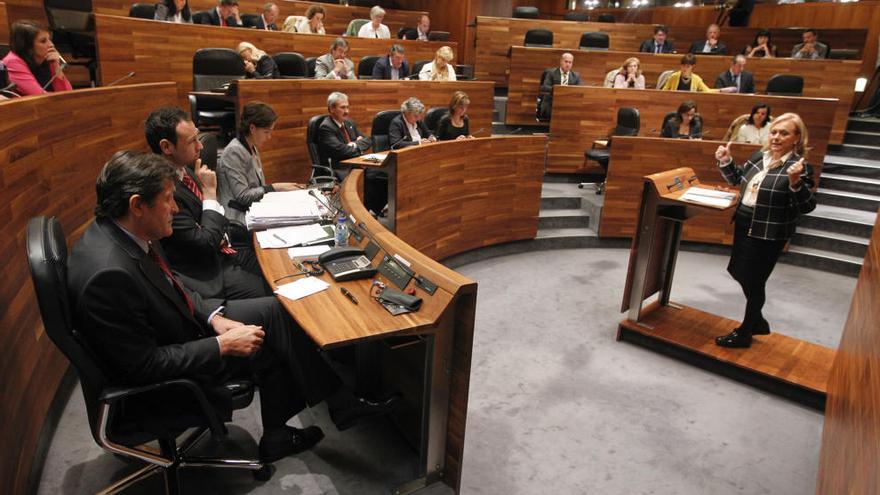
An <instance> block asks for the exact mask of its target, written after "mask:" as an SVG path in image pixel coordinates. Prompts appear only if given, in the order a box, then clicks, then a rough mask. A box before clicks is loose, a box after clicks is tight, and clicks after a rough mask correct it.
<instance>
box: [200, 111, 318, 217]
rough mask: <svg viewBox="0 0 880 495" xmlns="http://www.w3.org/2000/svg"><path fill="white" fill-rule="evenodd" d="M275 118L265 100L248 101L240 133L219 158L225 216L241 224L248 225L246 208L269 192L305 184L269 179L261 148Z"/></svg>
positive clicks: (220, 196)
mask: <svg viewBox="0 0 880 495" xmlns="http://www.w3.org/2000/svg"><path fill="white" fill-rule="evenodd" d="M276 120H278V115H276V114H275V111H274V110H272V107H270V106H269V105H267V104H265V103H263V102H259V101H252V102H250V103H248V104H247V105H245V106H244V108H243V109H242V111H241V121H240V122H239V125H238V136H237V137H236V138H235V139H233V140H232V141H230V142H229V144H228V145H226V148H225V149H224V150H223V154H222V155H220V160H219V161H218V162H217V195H218V196H219V198H218V199H219V200H220V204H221V205H223V208H224V209H225V210H226V217H227V218H229V220H230V221H232V222H236V223H238V224H239V225H242V226H243V225H245V219H244V214H245V212H246V211H247V209H248V208H250V206H251V204H252V203H253V202H254V201H259V200H261V199H262V198H263V195H265V194H266V193H267V192H271V191H293V190H295V189H302V188H303V187H305V186H303V185H301V184H297V183H295V182H276V183H274V184H267V183H266V178H265V176H263V162H262V161H261V160H260V153H259V152H258V149H259V148H261V147H262V146H263V145H264V144H266V142H267V141H269V139H271V138H272V129H274V128H275V121H276Z"/></svg>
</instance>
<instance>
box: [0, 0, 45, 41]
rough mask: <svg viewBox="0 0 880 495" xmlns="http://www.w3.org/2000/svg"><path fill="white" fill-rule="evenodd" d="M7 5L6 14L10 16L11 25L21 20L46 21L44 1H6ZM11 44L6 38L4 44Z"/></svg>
mask: <svg viewBox="0 0 880 495" xmlns="http://www.w3.org/2000/svg"><path fill="white" fill-rule="evenodd" d="M4 1H5V3H6V12H7V14H8V15H9V24H10V25H11V24H12V23H13V22H15V21H17V20H19V19H31V20H34V21H37V22H42V23H43V24H44V25H45V24H47V21H46V11H45V10H44V9H43V0H4ZM8 42H9V38H5V39H4V40H3V41H2V43H3V44H6V43H8Z"/></svg>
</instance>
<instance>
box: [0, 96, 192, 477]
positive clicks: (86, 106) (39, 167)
mask: <svg viewBox="0 0 880 495" xmlns="http://www.w3.org/2000/svg"><path fill="white" fill-rule="evenodd" d="M174 101H175V90H174V85H173V84H171V83H164V84H149V85H134V86H121V87H114V88H107V89H89V90H81V91H74V92H66V93H54V94H49V95H45V96H35V97H28V98H20V99H15V100H9V101H5V102H0V114H2V115H3V119H0V174H2V187H0V198H2V205H3V207H2V210H3V211H4V212H5V213H3V218H4V219H5V223H6V231H5V232H6V235H4V236H3V237H2V240H0V252H2V254H3V256H2V259H3V260H5V261H4V262H3V263H2V264H0V273H2V276H3V280H5V281H6V282H5V283H4V284H3V285H2V286H0V305H2V307H3V308H4V311H3V314H2V316H0V338H2V340H3V342H4V343H5V344H4V345H3V347H2V350H0V376H2V377H3V386H2V387H0V404H3V407H2V408H0V422H2V424H3V428H2V430H0V431H2V433H0V449H2V451H3V452H4V462H2V463H0V492H3V493H27V492H28V489H27V487H26V482H27V477H28V475H29V473H30V471H31V470H32V469H33V468H34V467H35V463H40V462H42V458H41V457H40V456H39V455H38V452H37V441H38V438H39V435H40V432H41V429H42V428H43V422H44V421H45V419H46V415H47V412H48V408H49V405H50V403H51V401H52V399H53V397H54V396H55V391H56V388H57V386H58V383H59V380H60V379H61V376H62V374H63V373H64V372H65V370H66V369H67V360H66V359H65V358H64V357H63V356H62V355H61V354H60V353H59V352H58V351H57V350H56V349H55V346H54V345H53V344H52V342H51V341H50V340H49V338H48V337H47V336H46V335H45V334H44V333H43V327H42V322H41V320H40V315H39V309H38V308H37V301H36V297H35V295H34V292H33V286H32V285H31V282H30V280H31V279H30V273H29V272H28V267H27V266H28V265H27V260H26V255H25V228H26V225H27V222H28V220H29V219H30V218H31V217H34V216H37V215H54V216H58V217H59V219H60V220H61V224H62V226H63V227H64V231H65V232H66V233H67V235H68V239H69V240H71V241H72V240H73V238H75V237H76V236H77V235H78V233H79V232H80V231H81V230H82V229H83V228H84V227H85V226H86V225H87V224H88V223H89V222H90V221H91V220H92V215H93V214H92V211H93V210H94V207H95V177H97V175H98V171H99V170H100V169H101V167H102V166H103V165H104V163H105V162H106V161H107V159H109V158H110V156H111V155H112V154H113V153H114V152H116V151H118V150H121V149H144V150H146V143H145V141H144V133H143V122H144V120H145V119H146V116H147V114H148V113H149V112H150V111H151V110H152V109H153V108H155V107H157V106H160V105H168V104H173V103H174ZM120 109H125V110H124V111H120ZM75 400H79V399H75ZM78 426H79V427H82V428H88V425H87V424H86V423H83V424H81V425H78Z"/></svg>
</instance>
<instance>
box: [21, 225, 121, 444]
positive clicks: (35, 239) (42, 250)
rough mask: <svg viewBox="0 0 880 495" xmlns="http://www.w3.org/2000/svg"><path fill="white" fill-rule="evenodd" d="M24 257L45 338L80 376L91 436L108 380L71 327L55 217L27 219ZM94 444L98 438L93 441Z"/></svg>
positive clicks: (62, 251) (63, 250) (62, 243)
mask: <svg viewBox="0 0 880 495" xmlns="http://www.w3.org/2000/svg"><path fill="white" fill-rule="evenodd" d="M27 255H28V266H29V267H30V270H31V279H32V280H33V283H34V292H36V294H37V303H38V305H39V307H40V315H41V316H42V318H43V327H44V328H45V331H46V335H48V336H49V338H50V339H52V343H54V344H55V346H57V347H58V349H59V350H60V351H61V353H62V354H64V356H65V357H67V359H68V360H69V361H70V363H71V364H72V365H73V367H74V369H76V372H77V374H78V375H79V379H80V382H81V384H82V391H83V398H84V399H85V404H86V412H87V413H88V417H89V424H90V425H91V428H90V430H91V431H92V434H93V435H94V433H95V432H96V431H98V429H97V428H96V425H97V422H98V394H100V393H101V391H102V390H103V389H104V387H105V386H106V385H107V384H108V383H109V380H108V375H107V374H106V373H105V372H104V370H102V369H101V367H100V366H99V365H98V362H97V361H96V359H95V357H94V356H93V355H92V353H91V352H90V351H89V350H88V348H87V347H86V346H85V345H84V343H83V341H82V338H81V336H80V334H79V332H77V330H76V329H74V327H73V318H72V314H71V308H70V301H69V299H68V294H67V243H66V241H65V239H64V232H63V231H62V229H61V224H60V223H59V222H58V219H57V218H55V217H49V218H46V217H34V218H31V219H30V221H29V222H28V226H27ZM95 441H98V439H97V438H95Z"/></svg>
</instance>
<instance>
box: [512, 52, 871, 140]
mask: <svg viewBox="0 0 880 495" xmlns="http://www.w3.org/2000/svg"><path fill="white" fill-rule="evenodd" d="M565 52H566V50H564V49H561V48H525V47H521V46H515V47H513V48H512V49H511V57H510V89H509V91H508V99H507V117H506V123H507V124H508V125H529V124H534V123H535V100H536V98H537V97H538V89H539V86H540V81H541V74H542V73H543V71H544V69H545V68H549V67H556V66H558V65H559V57H560V56H562V54H563V53H565ZM572 53H573V55H574V70H575V71H576V72H578V73H579V74H580V75H581V79H582V80H583V82H584V84H585V85H592V86H601V85H602V83H603V82H604V80H605V74H606V73H607V72H608V71H611V70H614V69H617V68H620V65H621V64H622V63H623V61H624V60H626V59H627V58H629V57H631V56H633V54H632V53H621V52H602V51H593V52H572ZM638 58H639V61H640V62H641V67H642V72H643V73H644V75H645V83H646V84H647V85H648V86H653V85H654V84H655V83H656V82H657V78H658V77H659V76H660V73H661V72H663V71H664V70H670V69H677V68H678V67H679V65H678V63H679V59H680V58H681V56H680V55H655V54H653V53H639V54H638ZM729 68H730V59H729V58H727V57H713V56H702V57H698V60H697V66H696V68H695V69H694V72H695V73H697V74H699V75H700V76H701V77H702V78H703V81H705V82H706V84H708V85H709V86H710V87H714V86H715V78H716V77H717V75H718V74H720V73H722V72H724V71H726V70H728V69H729ZM860 68H861V63H860V62H858V61H855V60H794V59H789V58H774V59H764V58H757V59H750V60H749V61H748V63H747V64H746V70H747V71H749V72H751V73H752V75H754V77H755V89H757V90H758V91H759V92H763V91H764V89H765V88H766V87H767V81H768V80H769V79H770V78H771V77H772V76H774V75H776V74H800V75H801V76H803V77H804V96H805V97H813V98H837V99H838V100H840V103H839V104H838V105H837V110H836V112H835V115H834V125H833V126H832V129H831V141H830V142H831V143H832V144H840V143H842V142H843V134H844V132H845V131H846V123H847V118H848V117H849V109H850V106H851V105H852V100H853V94H854V93H853V88H854V87H855V81H856V77H857V76H858V72H859V70H860ZM743 113H745V112H743Z"/></svg>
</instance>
